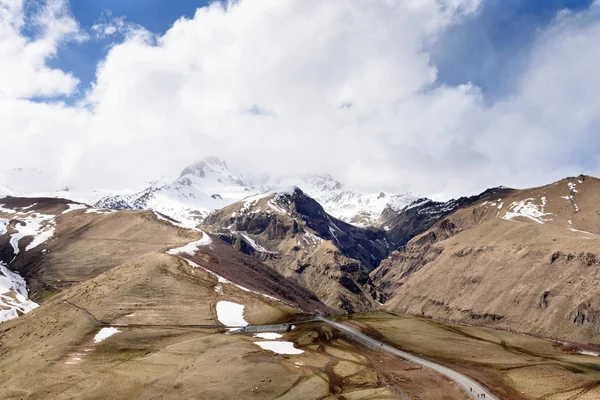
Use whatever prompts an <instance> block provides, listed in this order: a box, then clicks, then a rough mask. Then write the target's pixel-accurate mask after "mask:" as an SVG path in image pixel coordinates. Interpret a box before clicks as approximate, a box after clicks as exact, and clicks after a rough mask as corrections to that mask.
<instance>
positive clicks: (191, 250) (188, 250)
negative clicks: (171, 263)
mask: <svg viewBox="0 0 600 400" xmlns="http://www.w3.org/2000/svg"><path fill="white" fill-rule="evenodd" d="M200 232H202V239H200V240H196V241H195V242H190V243H188V244H186V245H185V246H183V247H177V248H175V249H171V250H169V251H168V252H167V253H168V254H173V255H178V254H189V255H193V254H195V253H196V251H198V248H199V247H200V246H209V245H210V244H211V243H212V239H211V238H210V236H208V234H207V233H206V232H204V231H200Z"/></svg>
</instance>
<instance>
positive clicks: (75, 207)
mask: <svg viewBox="0 0 600 400" xmlns="http://www.w3.org/2000/svg"><path fill="white" fill-rule="evenodd" d="M67 207H68V208H67V209H66V210H65V211H63V212H62V213H61V214H67V213H70V212H71V211H75V210H82V209H84V208H88V206H86V205H85V204H79V203H69V204H67Z"/></svg>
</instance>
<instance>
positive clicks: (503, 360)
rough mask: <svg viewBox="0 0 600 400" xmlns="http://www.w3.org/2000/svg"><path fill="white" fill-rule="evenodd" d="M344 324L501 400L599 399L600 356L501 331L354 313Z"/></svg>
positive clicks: (393, 315) (428, 320)
mask: <svg viewBox="0 0 600 400" xmlns="http://www.w3.org/2000/svg"><path fill="white" fill-rule="evenodd" d="M343 319H344V320H345V321H344V323H346V324H349V325H352V326H355V327H357V328H359V329H361V330H362V331H363V332H365V333H367V334H369V336H372V337H374V338H377V339H379V340H381V341H383V342H385V343H388V344H390V345H393V346H394V347H396V348H399V349H402V350H405V351H407V352H410V353H413V354H418V355H421V356H422V357H424V358H427V359H430V360H432V361H435V362H436V363H440V364H443V365H445V366H447V367H449V368H452V369H454V370H456V371H459V372H462V373H463V374H465V375H467V376H470V377H472V378H474V379H476V380H478V381H479V382H481V383H483V384H484V385H485V386H486V387H487V388H489V389H491V390H492V391H493V392H494V393H496V394H497V396H498V397H499V398H501V399H515V400H516V399H548V400H566V399H573V400H574V399H578V400H592V399H598V398H600V358H599V357H597V356H593V355H583V354H574V353H567V352H565V351H564V345H563V344H561V343H556V342H551V341H548V340H542V339H537V338H532V337H528V336H523V335H517V334H513V333H509V332H504V331H497V330H492V329H486V328H479V327H471V326H463V325H456V324H450V323H445V322H439V321H435V320H430V319H421V318H415V317H409V316H400V315H395V314H391V313H387V312H371V313H364V314H354V315H351V316H348V317H345V318H343Z"/></svg>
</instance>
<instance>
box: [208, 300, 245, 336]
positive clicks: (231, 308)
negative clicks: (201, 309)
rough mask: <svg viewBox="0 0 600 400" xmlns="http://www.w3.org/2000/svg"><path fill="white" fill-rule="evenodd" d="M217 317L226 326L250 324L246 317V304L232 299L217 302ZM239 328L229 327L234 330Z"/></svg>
mask: <svg viewBox="0 0 600 400" xmlns="http://www.w3.org/2000/svg"><path fill="white" fill-rule="evenodd" d="M216 308H217V319H218V320H219V322H220V323H222V324H223V325H225V326H236V327H242V326H248V322H246V320H245V319H244V306H243V305H241V304H237V303H233V302H231V301H219V302H217V307H216ZM237 329H239V328H233V329H229V331H230V332H231V331H234V330H237Z"/></svg>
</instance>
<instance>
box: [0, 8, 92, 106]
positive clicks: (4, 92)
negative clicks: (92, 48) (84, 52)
mask: <svg viewBox="0 0 600 400" xmlns="http://www.w3.org/2000/svg"><path fill="white" fill-rule="evenodd" d="M26 24H28V25H29V27H30V28H32V29H33V30H34V31H35V32H36V34H35V37H34V38H29V37H27V36H25V34H24V33H23V30H24V28H25V26H26ZM85 39H86V36H85V35H84V34H82V33H81V32H80V30H79V25H78V23H77V22H76V21H75V20H74V19H73V18H71V16H70V14H69V10H68V8H67V5H66V3H64V2H62V1H58V0H51V1H47V2H46V3H45V4H44V5H43V6H42V7H40V8H39V10H37V12H35V13H34V14H33V15H32V16H31V17H30V18H28V19H26V17H25V13H24V10H23V4H22V2H21V1H18V0H2V1H0V96H1V97H10V98H27V97H34V96H38V97H51V96H58V95H65V94H70V93H72V92H73V91H74V90H75V87H76V86H77V84H78V83H79V80H78V79H77V78H76V77H74V76H73V75H72V74H70V73H68V72H64V71H61V70H59V69H53V68H49V67H48V66H47V61H48V60H49V59H50V58H52V57H54V56H55V55H56V53H57V51H58V47H59V45H60V44H61V43H63V42H65V41H69V40H76V41H83V40H85Z"/></svg>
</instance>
